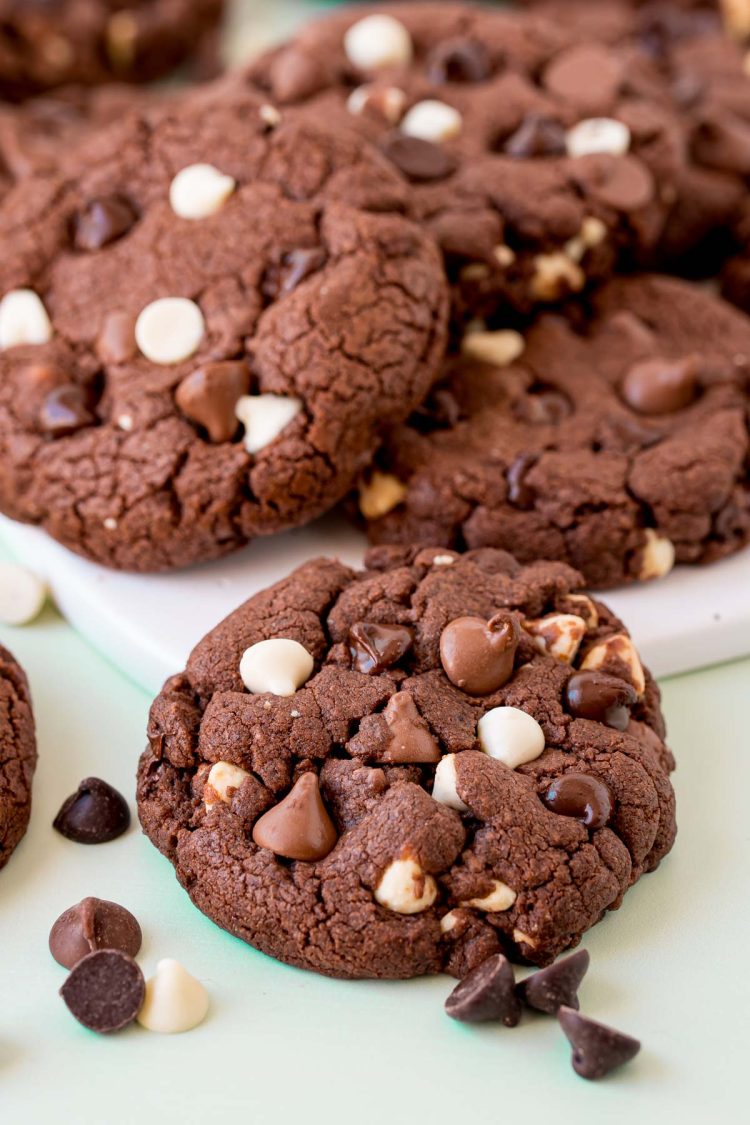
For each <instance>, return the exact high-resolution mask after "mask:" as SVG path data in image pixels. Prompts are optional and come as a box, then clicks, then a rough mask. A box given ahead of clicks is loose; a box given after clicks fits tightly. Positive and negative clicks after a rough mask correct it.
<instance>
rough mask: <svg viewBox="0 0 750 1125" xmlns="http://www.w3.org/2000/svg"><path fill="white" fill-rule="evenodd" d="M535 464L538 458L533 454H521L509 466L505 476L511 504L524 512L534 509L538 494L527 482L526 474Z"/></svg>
mask: <svg viewBox="0 0 750 1125" xmlns="http://www.w3.org/2000/svg"><path fill="white" fill-rule="evenodd" d="M535 462H536V457H535V455H534V454H533V453H519V455H518V457H516V459H515V460H514V461H512V462H511V464H510V465H509V466H508V471H507V473H506V474H505V476H506V480H507V482H508V499H509V500H510V502H511V504H514V505H515V506H516V508H521V509H522V510H523V511H528V510H529V509H530V508H533V507H534V501H535V500H536V492H535V491H534V489H533V488H532V487H531V485H528V484H527V483H526V480H525V477H526V474H527V473H528V471H529V469H530V468H531V467H532V466H533V465H534V463H535Z"/></svg>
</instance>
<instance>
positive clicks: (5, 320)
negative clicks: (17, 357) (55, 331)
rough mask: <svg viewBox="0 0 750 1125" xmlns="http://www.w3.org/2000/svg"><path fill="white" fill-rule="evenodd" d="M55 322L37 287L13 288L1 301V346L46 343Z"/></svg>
mask: <svg viewBox="0 0 750 1125" xmlns="http://www.w3.org/2000/svg"><path fill="white" fill-rule="evenodd" d="M51 339H52V323H51V321H50V318H49V316H48V315H47V310H46V309H45V307H44V305H43V304H42V300H41V298H40V297H39V296H38V294H36V293H35V292H34V290H33V289H12V290H11V291H10V293H6V294H5V296H4V297H3V299H2V301H0V348H15V347H18V346H19V345H21V344H46V343H48V342H49V341H50V340H51Z"/></svg>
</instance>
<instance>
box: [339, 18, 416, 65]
mask: <svg viewBox="0 0 750 1125" xmlns="http://www.w3.org/2000/svg"><path fill="white" fill-rule="evenodd" d="M344 50H345V51H346V57H347V58H348V59H349V62H350V63H352V64H353V65H354V66H356V67H358V68H359V69H360V70H378V69H380V68H381V67H384V66H401V65H406V64H407V63H409V62H411V57H412V54H413V47H412V41H411V36H410V35H409V32H408V31H407V30H406V28H405V27H404V25H403V24H402V23H400V22H399V21H398V20H397V19H394V18H393V16H388V15H378V14H376V15H371V16H365V18H364V19H361V20H358V21H357V23H354V24H352V26H351V27H350V28H349V30H348V31H347V33H346V35H345V36H344Z"/></svg>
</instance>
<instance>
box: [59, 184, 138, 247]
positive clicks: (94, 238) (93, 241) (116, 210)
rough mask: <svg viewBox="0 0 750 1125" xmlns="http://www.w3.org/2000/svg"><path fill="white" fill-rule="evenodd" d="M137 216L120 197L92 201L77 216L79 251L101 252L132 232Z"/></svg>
mask: <svg viewBox="0 0 750 1125" xmlns="http://www.w3.org/2000/svg"><path fill="white" fill-rule="evenodd" d="M135 221H136V215H135V212H134V211H133V208H132V207H131V206H130V204H129V203H128V202H127V201H126V200H124V199H121V198H120V196H117V195H111V196H108V197H107V198H106V199H92V201H91V202H90V203H89V204H88V206H87V207H86V208H85V209H84V210H83V211H81V213H80V214H79V215H77V216H76V219H75V223H74V242H75V247H76V249H77V250H101V249H102V247H103V246H108V245H109V244H110V242H114V241H115V240H116V239H118V238H122V236H123V235H124V234H127V232H128V231H129V230H130V228H131V227H132V226H133V224H134V223H135Z"/></svg>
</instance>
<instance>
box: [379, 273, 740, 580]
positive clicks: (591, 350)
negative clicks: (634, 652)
mask: <svg viewBox="0 0 750 1125" xmlns="http://www.w3.org/2000/svg"><path fill="white" fill-rule="evenodd" d="M749 364H750V321H748V320H747V318H746V317H745V316H743V315H742V314H741V313H738V312H737V310H735V309H733V308H732V307H731V306H730V305H728V304H726V303H725V302H723V301H721V300H720V299H719V298H715V297H713V296H711V295H709V294H708V293H707V292H705V291H704V290H703V289H701V288H699V287H697V286H694V285H692V284H690V283H688V282H684V281H678V280H674V279H670V278H666V277H660V276H656V275H643V276H641V277H634V278H630V279H619V280H615V281H612V282H610V283H609V284H608V285H607V286H605V287H604V288H602V289H601V290H600V291H599V292H597V293H595V294H594V295H593V296H592V298H591V303H590V306H588V308H585V309H584V308H581V306H580V304H578V305H577V306H576V307H575V308H572V309H571V318H570V319H567V320H566V319H564V318H561V317H553V316H551V315H547V316H544V317H541V318H539V319H538V320H537V321H536V322H534V324H532V326H531V327H530V329H529V330H528V332H527V333H526V335H525V337H522V336H521V335H520V334H518V333H515V332H502V331H499V332H480V333H476V334H474V333H471V334H468V335H466V336H465V337H464V339H463V342H462V351H461V354H459V355H457V356H456V357H455V358H454V359H453V361H452V362H451V363H449V365H448V368H447V372H446V378H445V380H444V381H443V382H442V383H438V384H437V386H436V388H435V389H434V390H433V392H432V393H431V396H430V398H429V399H428V400H427V402H426V404H424V405H423V406H422V407H420V409H419V410H418V411H417V412H415V413H414V414H413V415H412V417H411V418H410V419H409V421H408V422H407V423H406V424H405V425H404V426H401V427H399V429H398V430H396V431H395V432H394V433H393V434H392V435H391V436H390V438H389V439H388V441H387V442H386V445H385V447H384V449H383V450H382V451H381V453H380V454H379V455H378V457H377V465H378V470H377V474H378V475H377V476H376V477H375V478H374V479H375V480H376V481H379V480H381V479H384V480H388V481H393V482H394V485H395V486H397V487H394V488H393V489H392V497H393V499H392V503H391V504H390V510H389V511H387V512H386V513H385V514H383V513H381V514H380V517H379V518H376V519H371V520H370V521H369V525H368V530H369V532H370V535H371V538H372V540H373V541H374V542H381V543H387V542H404V543H405V542H409V543H415V542H416V543H439V544H444V545H446V546H450V547H457V548H462V547H469V548H477V547H486V546H491V547H502V548H504V549H506V550H510V551H514V552H515V553H516V554H517V555H518V556H519V557H520V558H522V559H523V560H526V561H529V560H531V559H534V558H555V559H560V560H562V561H564V562H567V563H569V564H570V565H572V566H575V567H577V568H578V569H579V570H581V571H582V572H583V574H584V575H585V576H586V579H587V581H588V582H589V583H590V584H591V585H594V586H598V587H605V586H613V585H619V584H622V583H625V582H630V581H635V580H639V579H640V580H644V579H647V578H656V577H659V576H661V575H664V574H666V573H667V572H668V571H669V569H670V568H671V566H672V564H673V563H674V562H675V561H677V562H681V563H703V562H710V561H712V560H714V559H717V558H720V557H722V556H724V555H728V554H730V553H732V552H734V551H737V550H739V549H740V548H741V547H743V546H744V545H745V544H746V543H747V542H748V540H749V539H750V477H749V475H748V448H749V439H748V421H747V419H748V406H749V405H750V379H749V376H748V372H749V371H750V366H749Z"/></svg>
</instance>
